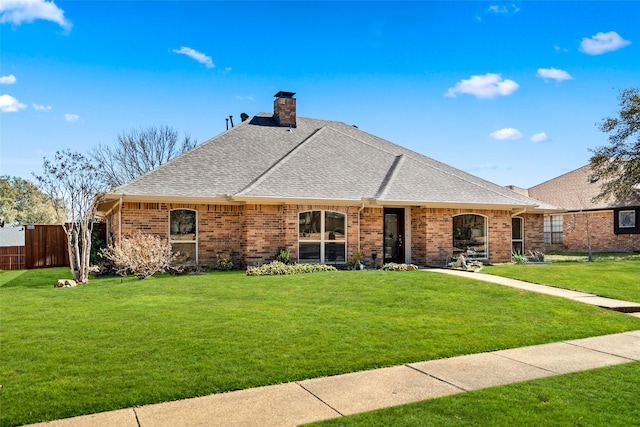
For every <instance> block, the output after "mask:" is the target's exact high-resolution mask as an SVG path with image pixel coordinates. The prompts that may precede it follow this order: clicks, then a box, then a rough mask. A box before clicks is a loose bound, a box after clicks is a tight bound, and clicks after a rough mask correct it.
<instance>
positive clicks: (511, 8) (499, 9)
mask: <svg viewBox="0 0 640 427" xmlns="http://www.w3.org/2000/svg"><path fill="white" fill-rule="evenodd" d="M519 11H520V8H519V7H518V6H517V5H516V4H513V3H512V4H503V5H498V4H495V5H491V6H489V7H488V8H487V12H490V13H497V14H500V15H512V14H515V13H518V12H519Z"/></svg>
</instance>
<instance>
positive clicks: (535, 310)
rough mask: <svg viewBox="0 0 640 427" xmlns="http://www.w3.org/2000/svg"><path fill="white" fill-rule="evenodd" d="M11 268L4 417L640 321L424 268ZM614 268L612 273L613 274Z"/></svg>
mask: <svg viewBox="0 0 640 427" xmlns="http://www.w3.org/2000/svg"><path fill="white" fill-rule="evenodd" d="M65 277H69V272H68V269H46V270H28V271H21V272H0V321H1V323H2V330H1V334H2V335H1V336H0V340H1V342H0V346H1V352H0V384H1V385H2V388H0V425H2V426H10V425H18V424H23V423H31V422H37V421H44V420H51V419H57V418H65V417H70V416H74V415H80V414H87V413H93V412H101V411H105V410H112V409H117V408H124V407H130V406H137V405H143V404H148V403H154V402H161V401H169V400H175V399H180V398H185V397H192V396H199V395H206V394H210V393H217V392H223V391H229V390H235V389H243V388H248V387H254V386H259V385H266V384H274V383H282V382H287V381H293V380H300V379H304V378H312V377H318V376H323V375H334V374H340V373H346V372H352V371H358V370H364V369H371V368H375V367H382V366H390V365H397V364H401V363H408V362H415V361H420V360H429V359H436V358H442V357H450V356H455V355H461V354H470V353H478V352H484V351H490V350H498V349H505V348H512V347H520V346H527V345H534V344H541V343H547V342H554V341H560V340H565V339H575V338H582V337H587V336H594V335H602V334H609V333H617V332H623V331H628V330H635V329H640V319H638V318H634V317H631V316H628V315H624V314H620V313H616V312H613V311H608V310H602V309H599V308H596V307H592V306H588V305H585V304H579V303H575V302H571V301H568V300H564V299H559V298H552V297H548V296H544V295H538V294H533V293H526V292H523V291H519V290H516V289H511V288H506V287H501V286H496V285H492V284H488V283H483V282H480V281H475V280H465V279H460V278H457V277H451V276H447V275H443V274H438V273H428V272H423V271H411V272H383V271H354V272H333V273H315V274H309V275H297V276H275V277H248V276H246V275H245V274H244V273H243V272H230V273H210V274H206V275H192V276H178V277H174V276H169V275H164V276H157V277H151V278H149V279H146V280H143V281H139V280H137V279H135V278H124V279H121V278H108V279H95V280H92V281H91V282H90V283H89V284H86V285H80V286H79V287H77V288H69V289H54V288H53V283H54V282H55V281H56V279H59V278H65ZM609 277H611V275H609Z"/></svg>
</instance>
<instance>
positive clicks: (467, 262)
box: [447, 253, 484, 271]
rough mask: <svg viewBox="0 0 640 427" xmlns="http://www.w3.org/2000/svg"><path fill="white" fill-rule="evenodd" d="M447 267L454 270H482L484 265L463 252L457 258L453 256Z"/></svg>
mask: <svg viewBox="0 0 640 427" xmlns="http://www.w3.org/2000/svg"><path fill="white" fill-rule="evenodd" d="M447 267H449V268H452V269H454V270H465V271H480V270H481V269H482V267H484V265H483V264H482V263H481V262H480V261H477V260H471V258H470V257H469V256H467V255H465V254H463V253H461V254H460V255H458V257H457V258H452V260H451V262H450V263H449V264H447Z"/></svg>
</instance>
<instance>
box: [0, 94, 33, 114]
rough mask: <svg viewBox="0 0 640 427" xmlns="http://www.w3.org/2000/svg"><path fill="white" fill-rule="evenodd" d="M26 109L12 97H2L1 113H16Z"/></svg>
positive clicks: (5, 95) (0, 102)
mask: <svg viewBox="0 0 640 427" xmlns="http://www.w3.org/2000/svg"><path fill="white" fill-rule="evenodd" d="M26 107H27V106H26V105H24V104H23V103H21V102H20V101H18V100H17V99H15V98H14V97H13V96H11V95H7V94H4V95H1V96H0V111H2V112H3V113H15V112H17V111H20V110H22V109H24V108H26Z"/></svg>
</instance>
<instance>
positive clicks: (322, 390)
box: [32, 269, 640, 427]
mask: <svg viewBox="0 0 640 427" xmlns="http://www.w3.org/2000/svg"><path fill="white" fill-rule="evenodd" d="M432 271H437V272H440V273H445V274H453V275H459V276H464V277H468V278H473V279H478V280H485V281H489V282H492V283H497V284H501V285H505V286H511V287H516V288H519V289H525V290H528V291H533V292H539V293H544V294H547V295H554V296H559V297H563V298H569V299H572V300H575V301H580V302H584V303H587V304H592V305H597V306H600V307H605V308H610V309H614V310H620V311H624V312H633V311H635V312H634V313H632V315H639V314H640V304H637V303H630V302H626V301H618V300H611V299H608V298H600V297H597V296H595V295H591V294H587V293H583V292H574V291H568V290H565V289H560V288H554V287H549V286H542V285H535V284H532V283H527V282H521V281H518V280H512V279H506V278H502V277H497V276H490V275H487V274H479V273H468V272H463V271H456V270H442V269H438V270H432ZM633 361H640V330H637V331H632V332H626V333H620V334H613V335H604V336H599V337H592V338H585V339H579V340H571V341H563V342H558V343H552V344H544V345H537V346H531V347H523V348H515V349H509V350H500V351H494V352H490V353H480V354H471V355H466V356H459V357H453V358H449V359H440V360H431V361H426V362H418V363H410V364H406V365H400V366H393V367H390V368H382V369H374V370H370V371H363V372H354V373H351V374H345V375H336V376H332V377H325V378H314V379H309V380H304V381H298V382H292V383H286V384H278V385H273V386H266V387H258V388H253V389H248V390H239V391H234V392H229V393H221V394H214V395H210V396H204V397H197V398H193V399H184V400H178V401H174V402H165V403H158V404H154V405H146V406H142V407H136V408H127V409H121V410H117V411H111V412H103V413H99V414H93V415H84V416H79V417H75V418H68V419H63V420H56V421H51V422H48V423H40V424H33V425H32V426H38V427H85V426H89V427H103V426H104V427H111V426H118V427H163V426H167V427H169V426H171V427H176V426H185V427H187V426H188V427H193V426H242V427H251V426H261V427H262V426H274V427H275V426H295V425H299V424H304V423H309V422H313V421H320V420H326V419H330V418H337V417H341V416H345V415H351V414H357V413H360V412H367V411H372V410H375V409H381V408H387V407H391V406H397V405H401V404H405V403H411V402H416V401H420V400H426V399H432V398H436V397H440V396H447V395H451V394H456V393H462V392H465V391H471V390H478V389H482V388H486V387H492V386H498V385H504V384H510V383H515V382H521V381H527V380H533V379H537V378H543V377H548V376H553V375H561V374H567V373H571V372H578V371H584V370H589V369H595V368H600V367H604V366H612V365H618V364H622V363H629V362H633Z"/></svg>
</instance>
